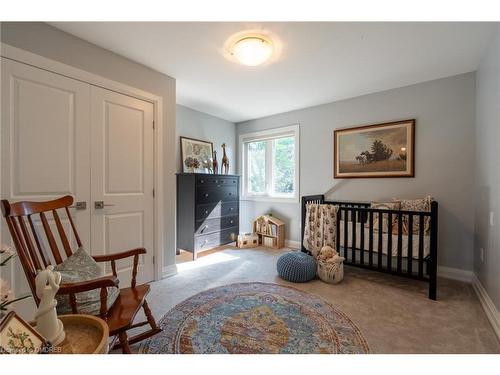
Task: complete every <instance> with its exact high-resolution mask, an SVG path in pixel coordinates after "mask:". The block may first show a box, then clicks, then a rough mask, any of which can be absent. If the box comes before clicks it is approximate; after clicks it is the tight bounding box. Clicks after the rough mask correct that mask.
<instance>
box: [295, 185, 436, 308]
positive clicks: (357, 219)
mask: <svg viewBox="0 0 500 375" xmlns="http://www.w3.org/2000/svg"><path fill="white" fill-rule="evenodd" d="M308 203H318V204H332V205H338V206H339V211H338V213H337V239H336V243H337V244H340V245H338V246H337V251H339V252H340V254H341V255H342V256H343V257H344V258H345V261H344V264H347V265H350V266H355V267H361V268H365V269H370V270H374V271H379V272H384V273H389V274H393V275H397V276H402V277H406V278H409V279H415V280H422V281H427V282H428V283H429V298H430V299H432V300H436V289H437V231H438V203H437V202H436V201H433V202H432V204H431V211H430V212H419V211H398V210H386V209H374V208H370V203H361V202H337V201H325V196H324V195H310V196H305V197H302V238H301V240H302V241H301V246H302V251H303V252H308V251H307V250H306V249H305V248H304V245H303V243H304V228H305V220H306V205H307V204H308ZM375 214H378V217H379V218H383V217H385V218H387V220H388V221H387V222H388V223H392V222H393V218H397V231H396V232H395V233H394V232H393V231H391V230H389V231H386V232H387V233H384V232H383V227H382V225H383V220H378V228H375V230H376V231H377V233H378V234H377V236H376V237H377V240H376V241H374V227H373V225H374V216H375V217H377V216H376V215H375ZM403 216H405V217H408V227H409V228H413V223H417V222H418V223H419V231H418V234H414V235H413V234H412V235H408V236H407V237H408V238H407V255H408V256H406V257H403V251H402V243H403V236H404V235H403ZM426 217H430V233H429V234H428V236H429V238H428V240H429V251H428V252H429V254H428V255H427V256H424V236H426V234H425V225H424V219H425V218H426ZM417 220H418V221H417ZM341 221H343V222H344V225H343V226H344V228H343V232H344V233H343V241H342V242H343V243H340V242H341V233H340V232H341V226H340V223H341ZM348 222H351V225H348ZM357 223H361V224H362V225H361V226H360V228H363V230H360V231H359V232H360V233H356V231H357V225H356V224H357ZM365 227H367V228H368V231H367V234H365V230H364V228H365ZM349 230H350V231H351V233H349ZM366 235H368V239H366V238H365V236H366ZM385 235H386V236H387V238H386V241H385V242H386V243H385V246H387V249H386V251H387V255H386V254H384V253H383V246H384V243H383V242H384V241H383V236H385ZM393 235H397V240H396V241H397V245H396V249H397V255H396V256H394V255H392V253H393V252H392V249H393V244H392V241H393ZM356 236H359V244H360V245H359V246H357V242H356ZM414 236H416V237H417V238H418V256H417V257H415V256H412V255H413V246H414V243H413V242H414V238H413V237H414ZM349 239H350V240H351V246H350V247H349ZM366 242H368V246H365V244H366ZM365 247H367V248H365ZM410 251H411V253H410Z"/></svg>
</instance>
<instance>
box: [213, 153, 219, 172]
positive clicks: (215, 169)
mask: <svg viewBox="0 0 500 375" xmlns="http://www.w3.org/2000/svg"><path fill="white" fill-rule="evenodd" d="M212 167H213V170H214V174H217V173H218V171H219V162H218V161H217V151H214V160H213V161H212Z"/></svg>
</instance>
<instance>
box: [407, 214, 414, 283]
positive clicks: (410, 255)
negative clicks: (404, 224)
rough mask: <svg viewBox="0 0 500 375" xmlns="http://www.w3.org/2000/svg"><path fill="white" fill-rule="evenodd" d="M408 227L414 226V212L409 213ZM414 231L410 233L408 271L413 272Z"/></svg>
mask: <svg viewBox="0 0 500 375" xmlns="http://www.w3.org/2000/svg"><path fill="white" fill-rule="evenodd" d="M408 227H409V228H413V214H409V215H408ZM412 262H413V231H410V232H409V233H408V273H409V274H410V275H411V273H412V272H413V270H412V267H413V263H412Z"/></svg>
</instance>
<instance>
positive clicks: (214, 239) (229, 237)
mask: <svg viewBox="0 0 500 375" xmlns="http://www.w3.org/2000/svg"><path fill="white" fill-rule="evenodd" d="M237 236H238V227H232V228H229V229H225V230H222V231H220V232H215V233H210V234H206V235H203V236H197V237H195V239H194V249H195V250H203V249H210V248H212V247H217V246H220V245H223V244H226V243H229V242H233V241H235V240H236V237H237Z"/></svg>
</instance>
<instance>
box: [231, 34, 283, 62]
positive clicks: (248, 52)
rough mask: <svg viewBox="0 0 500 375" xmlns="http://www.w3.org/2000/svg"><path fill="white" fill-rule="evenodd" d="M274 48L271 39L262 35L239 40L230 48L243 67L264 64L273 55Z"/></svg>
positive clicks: (248, 36)
mask: <svg viewBox="0 0 500 375" xmlns="http://www.w3.org/2000/svg"><path fill="white" fill-rule="evenodd" d="M273 51H274V46H273V43H272V42H271V40H270V39H267V38H265V37H264V36H261V35H247V36H244V37H241V38H239V39H238V40H236V42H234V43H233V45H232V46H231V47H230V53H231V55H232V56H234V57H235V58H236V60H238V62H240V63H241V64H243V65H248V66H257V65H261V64H264V63H265V62H266V61H268V60H269V59H270V58H271V56H272V55H273Z"/></svg>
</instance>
